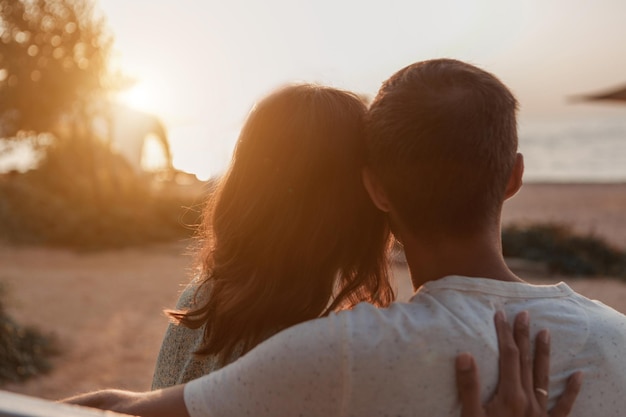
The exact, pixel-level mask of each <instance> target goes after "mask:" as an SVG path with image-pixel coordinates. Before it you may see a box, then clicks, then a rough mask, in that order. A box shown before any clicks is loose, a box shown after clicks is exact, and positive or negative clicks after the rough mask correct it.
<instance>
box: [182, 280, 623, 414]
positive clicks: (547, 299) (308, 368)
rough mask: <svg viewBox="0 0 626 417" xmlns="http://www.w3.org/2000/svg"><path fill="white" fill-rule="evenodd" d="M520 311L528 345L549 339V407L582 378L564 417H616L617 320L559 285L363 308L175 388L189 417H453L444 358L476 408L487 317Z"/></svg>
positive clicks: (443, 290) (434, 285) (434, 288)
mask: <svg viewBox="0 0 626 417" xmlns="http://www.w3.org/2000/svg"><path fill="white" fill-rule="evenodd" d="M499 309H501V310H504V311H505V312H506V314H507V316H508V318H509V320H510V321H512V320H513V317H514V316H515V314H517V313H518V312H520V311H523V310H527V311H529V313H530V318H531V334H532V335H533V336H534V335H535V334H536V333H537V332H538V331H539V330H540V329H543V328H548V329H550V332H551V336H552V357H551V383H550V390H549V391H550V402H551V403H554V399H555V398H556V397H557V396H558V395H559V394H560V393H561V392H562V390H563V388H564V384H565V381H566V379H567V377H568V376H569V375H571V373H572V372H573V371H577V370H582V371H583V372H584V374H585V375H584V384H583V388H582V392H581V394H580V395H579V397H578V400H577V401H576V403H575V405H574V410H573V411H572V413H571V416H572V417H589V416H603V417H612V416H623V415H624V410H626V316H624V315H622V314H620V313H618V312H616V311H615V310H613V309H611V308H609V307H607V306H605V305H603V304H602V303H599V302H596V301H591V300H589V299H587V298H585V297H583V296H581V295H579V294H576V293H575V292H573V291H572V290H571V289H570V288H569V287H568V286H567V285H566V284H564V283H560V284H558V285H554V286H534V285H529V284H524V283H511V282H500V281H495V280H489V279H482V278H468V277H459V276H451V277H446V278H443V279H440V280H437V281H434V282H430V283H427V284H426V285H424V286H423V287H422V288H421V289H420V290H419V291H418V292H417V293H416V295H415V296H414V297H413V298H412V299H411V300H410V301H409V302H408V303H394V304H393V305H392V306H391V307H389V308H387V309H376V308H375V307H373V306H371V305H368V304H365V303H362V304H359V305H358V306H357V307H356V308H354V309H353V310H351V311H347V312H342V313H339V314H333V315H331V316H330V317H328V318H324V319H318V320H314V321H310V322H307V323H303V324H301V325H298V326H295V327H292V328H290V329H287V330H285V331H284V332H282V333H280V334H278V335H275V336H274V337H272V338H270V339H269V340H266V341H265V342H264V343H262V344H260V345H259V346H257V347H256V348H255V349H254V350H252V351H251V352H249V353H248V354H247V355H245V356H243V357H242V358H240V359H239V360H238V361H236V362H235V363H233V364H231V365H229V366H227V367H225V368H223V369H221V370H219V371H216V372H213V373H212V374H210V375H208V376H205V377H202V378H200V379H197V380H194V381H192V382H190V383H188V384H187V385H186V386H185V391H184V394H185V404H186V406H187V409H188V411H189V413H190V415H191V416H192V417H204V416H211V417H223V416H246V415H254V416H259V417H261V416H285V417H287V416H325V417H332V416H359V417H367V416H418V415H423V416H438V417H443V416H458V415H459V411H460V409H459V405H458V401H457V392H456V388H455V380H454V358H455V356H456V355H457V354H458V353H459V352H462V351H468V352H470V353H472V354H473V355H474V357H475V358H476V360H477V362H478V366H479V368H480V375H481V379H482V382H481V386H482V395H483V399H486V398H487V397H488V396H490V395H492V394H493V390H494V388H495V386H496V382H497V371H498V370H497V358H498V348H497V339H496V334H495V327H494V325H493V315H494V313H495V311H496V310H499Z"/></svg>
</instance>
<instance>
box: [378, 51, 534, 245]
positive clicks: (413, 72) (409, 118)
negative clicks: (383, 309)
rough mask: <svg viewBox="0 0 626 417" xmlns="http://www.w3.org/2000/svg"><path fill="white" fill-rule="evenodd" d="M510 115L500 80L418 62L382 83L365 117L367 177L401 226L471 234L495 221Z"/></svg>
mask: <svg viewBox="0 0 626 417" xmlns="http://www.w3.org/2000/svg"><path fill="white" fill-rule="evenodd" d="M516 111H517V101H516V100H515V97H514V96H513V94H511V92H510V91H509V90H508V89H507V88H506V86H504V84H502V82H500V81H499V80H498V79H497V78H496V77H494V76H493V75H491V74H489V73H487V72H485V71H483V70H480V69H478V68H476V67H474V66H472V65H469V64H466V63H463V62H460V61H456V60H451V59H436V60H430V61H424V62H418V63H415V64H412V65H409V66H408V67H406V68H403V69H401V70H400V71H398V72H397V73H395V74H394V75H393V76H391V78H389V79H388V80H387V81H386V82H385V83H384V84H383V86H382V88H381V89H380V91H379V93H378V95H377V96H376V98H375V99H374V101H373V103H372V105H371V107H370V111H369V115H368V120H367V123H368V126H367V133H368V138H367V146H368V153H369V162H368V165H369V173H370V174H372V175H373V177H374V178H375V179H376V180H377V183H378V184H380V186H381V188H382V190H383V191H384V194H385V198H386V199H387V200H388V202H389V203H390V205H391V206H392V207H393V209H394V211H395V213H396V214H397V217H398V219H397V220H399V221H400V222H401V224H402V226H403V227H404V228H405V229H407V230H408V231H409V232H410V233H411V234H413V235H416V236H418V235H442V234H443V235H457V236H461V235H472V234H474V233H477V232H480V231H481V230H484V229H485V228H486V227H491V226H492V225H493V224H494V222H495V221H497V220H499V216H500V211H501V208H502V202H503V201H504V199H505V195H506V193H507V187H508V188H510V184H509V179H510V177H511V173H512V170H513V167H514V166H515V163H516V159H517V124H516ZM519 164H521V160H520V161H519Z"/></svg>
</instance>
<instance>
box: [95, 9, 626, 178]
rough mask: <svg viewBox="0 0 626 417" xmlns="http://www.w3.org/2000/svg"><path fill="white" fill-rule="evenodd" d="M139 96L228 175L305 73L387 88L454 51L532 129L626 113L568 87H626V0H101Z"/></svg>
mask: <svg viewBox="0 0 626 417" xmlns="http://www.w3.org/2000/svg"><path fill="white" fill-rule="evenodd" d="M98 5H99V7H100V9H101V10H102V12H103V13H104V15H105V17H106V19H107V23H108V26H109V28H110V30H111V31H112V32H113V34H114V36H115V43H114V51H115V57H116V61H115V62H116V65H117V66H119V67H120V69H121V70H122V71H123V72H124V73H126V74H128V75H129V76H131V77H134V78H136V79H137V80H138V83H137V85H136V86H135V88H134V90H131V91H129V92H127V93H126V98H125V99H124V100H125V101H126V102H127V103H128V104H130V105H132V106H135V107H137V108H139V109H141V110H144V111H149V112H152V113H154V114H156V115H158V116H159V117H161V118H162V119H163V121H164V122H165V124H166V126H167V127H168V131H169V133H170V140H171V142H172V149H173V154H174V164H175V165H176V166H178V167H180V168H181V169H184V170H190V171H193V172H195V173H197V174H198V175H199V176H200V177H204V178H206V177H208V176H209V175H215V174H217V173H219V172H220V171H221V170H223V168H224V167H225V166H226V164H227V163H228V156H229V154H230V152H231V150H232V146H233V144H234V141H235V140H236V137H237V132H238V129H239V128H240V126H241V124H242V122H243V121H244V120H245V116H246V114H247V112H248V111H249V109H250V108H251V107H252V105H253V104H254V102H255V101H256V100H258V99H259V98H261V97H262V96H263V95H265V94H266V93H267V92H269V91H271V90H272V89H273V88H275V87H277V86H279V85H281V84H284V83H287V82H293V81H308V82H319V83H323V84H328V85H332V86H335V87H340V88H346V89H350V90H353V91H355V92H358V93H363V94H367V95H369V96H373V95H375V93H376V90H377V89H378V88H379V86H380V83H381V82H382V81H383V80H384V79H386V78H387V77H389V76H390V75H391V74H392V73H393V72H395V71H397V70H398V69H400V68H401V67H403V66H405V65H408V64H410V63H412V62H415V61H419V60H423V59H429V58H437V57H451V58H458V59H461V60H465V61H468V62H470V63H473V64H475V65H477V66H479V67H481V68H483V69H486V70H488V71H490V72H493V73H495V74H496V75H497V76H498V77H500V78H501V79H502V81H503V82H505V83H506V84H507V85H508V86H509V87H510V88H511V89H512V90H513V92H514V93H515V94H516V95H517V97H518V99H519V101H520V104H521V111H520V128H521V129H522V130H523V129H524V125H525V123H532V122H533V121H535V120H542V119H545V118H565V119H568V118H574V119H576V118H580V117H591V116H598V117H606V118H611V117H622V118H623V115H624V113H625V112H626V108H622V107H619V106H607V105H602V104H593V105H590V104H572V103H569V102H568V97H571V96H574V95H577V94H584V93H591V92H596V91H599V90H600V91H601V90H606V89H610V88H612V87H614V86H616V85H621V84H624V83H626V53H624V48H623V41H624V40H626V25H624V24H623V17H624V16H626V2H622V1H619V0H601V1H596V2H587V1H580V0H575V1H565V0H558V1H550V2H546V1H538V0H523V1H522V0H518V1H496V0H483V1H479V0H474V1H466V0H456V1H453V0H446V1H437V2H433V1H387V2H384V3H383V2H378V1H371V2H363V1H353V0H349V1H342V2H336V1H330V0H317V1H280V0H266V1H264V2H253V1H241V0H239V1H237V0H235V1H228V2H226V1H221V2H216V1H202V2H200V1H191V0H179V1H177V2H172V1H164V0H133V1H127V0H100V2H99V3H98Z"/></svg>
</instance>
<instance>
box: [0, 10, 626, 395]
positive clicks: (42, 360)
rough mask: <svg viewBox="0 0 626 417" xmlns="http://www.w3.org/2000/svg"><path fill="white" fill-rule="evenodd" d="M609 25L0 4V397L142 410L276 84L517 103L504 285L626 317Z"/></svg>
mask: <svg viewBox="0 0 626 417" xmlns="http://www.w3.org/2000/svg"><path fill="white" fill-rule="evenodd" d="M625 16H626V2H624V1H622V0H597V1H594V2H590V1H584V0H567V1H566V0H550V1H545V0H438V1H426V0H387V1H385V2H383V1H356V0H342V1H337V0H264V1H262V2H261V1H253V0H247V1H245V0H229V1H214V0H202V1H198V0H176V1H173V0H168V1H165V0H99V1H94V0H0V388H2V389H8V390H11V391H16V392H22V393H27V394H30V395H36V396H42V397H45V398H51V399H58V398H61V397H64V396H69V395H72V394H75V393H78V392H84V391H87V390H92V389H98V388H104V387H119V388H127V389H133V390H145V389H148V388H149V385H150V380H151V377H152V369H153V366H154V361H155V358H156V354H157V352H158V348H159V345H160V341H161V337H162V334H163V331H164V330H165V326H166V325H167V320H166V319H165V318H164V317H163V316H162V314H161V310H162V309H163V308H168V307H172V306H173V305H174V303H175V301H176V298H177V295H178V292H179V291H180V289H181V288H182V287H181V286H182V285H184V284H185V283H186V282H187V281H188V279H189V277H190V275H191V273H192V271H193V268H192V267H193V258H192V257H191V256H189V254H190V251H189V248H190V245H191V240H190V238H191V237H192V236H193V234H194V230H195V226H196V225H197V224H198V222H199V220H200V217H201V207H202V204H203V202H204V200H205V199H206V197H207V196H208V195H209V194H210V191H211V187H212V184H213V183H214V180H215V179H216V178H218V177H219V175H220V174H221V173H223V172H224V170H225V168H226V167H227V165H228V163H229V160H230V155H231V152H232V150H233V147H234V144H235V142H236V139H237V136H238V132H239V129H240V128H241V126H242V124H243V122H244V120H245V118H246V115H247V114H248V112H249V111H250V109H251V108H252V107H253V106H254V103H255V102H256V101H257V100H259V99H260V98H262V97H263V96H264V95H266V94H267V93H269V92H270V91H272V90H273V89H275V88H277V87H279V86H281V85H283V84H285V83H289V82H297V81H305V82H317V83H321V84H326V85H331V86H334V87H339V88H343V89H348V90H352V91H354V92H356V93H358V94H360V95H362V96H363V97H367V98H373V97H374V96H375V94H376V91H377V90H378V88H379V87H380V85H381V83H382V82H383V81H384V80H385V79H386V78H388V77H389V76H390V75H391V74H393V73H394V72H396V71H397V70H399V69H400V68H402V67H404V66H406V65H409V64H411V63H413V62H415V61H420V60H425V59H430V58H438V57H449V58H456V59H460V60H464V61H467V62H470V63H472V64H474V65H477V66H478V67H481V68H483V69H485V70H487V71H489V72H492V73H494V74H495V75H497V76H498V77H499V78H500V79H501V80H502V81H503V82H504V83H505V84H506V85H508V86H509V87H510V88H511V90H512V91H513V92H514V94H515V95H516V96H517V98H518V100H519V102H520V113H519V133H520V148H521V151H522V152H523V153H524V154H525V164H526V176H525V178H526V183H525V185H524V187H523V188H522V191H521V192H520V193H519V194H518V195H517V196H516V197H514V198H513V199H512V200H511V201H510V202H507V203H506V204H505V210H504V217H503V223H504V226H505V228H504V232H503V240H504V248H503V250H504V253H505V256H506V259H507V261H508V262H509V265H510V266H511V268H513V269H514V271H515V272H516V273H518V274H519V275H520V276H521V277H523V278H525V279H528V280H530V281H531V282H536V283H552V282H557V281H560V280H561V279H566V280H567V281H568V283H569V284H571V285H572V286H573V287H574V289H576V290H577V291H580V292H581V293H583V294H585V295H587V296H589V297H591V298H598V299H600V300H602V301H604V302H605V303H606V304H608V305H611V306H613V307H615V308H616V309H618V310H620V311H622V312H626V301H625V300H626V285H625V284H624V280H626V216H625V215H624V213H626V102H624V99H625V98H626V52H625V49H624V43H625V41H626V25H625V24H624V17H625ZM391 267H392V268H393V272H394V275H395V276H396V279H397V285H398V289H399V295H400V298H401V299H407V298H409V297H410V295H411V293H412V291H413V289H412V288H411V285H410V282H409V279H408V271H407V269H406V265H405V264H404V263H403V262H402V259H401V256H400V257H398V259H396V262H394V263H393V265H392V266H391ZM33 377H36V378H33Z"/></svg>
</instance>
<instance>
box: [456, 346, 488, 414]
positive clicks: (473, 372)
mask: <svg viewBox="0 0 626 417" xmlns="http://www.w3.org/2000/svg"><path fill="white" fill-rule="evenodd" d="M455 365H456V366H455V368H456V386H457V390H458V392H459V399H460V400H461V417H476V416H482V415H483V414H484V412H483V405H482V403H481V401H480V380H479V376H478V368H476V363H475V362H474V358H473V357H472V355H470V354H469V353H461V354H460V355H459V356H457V357H456V363H455Z"/></svg>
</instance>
